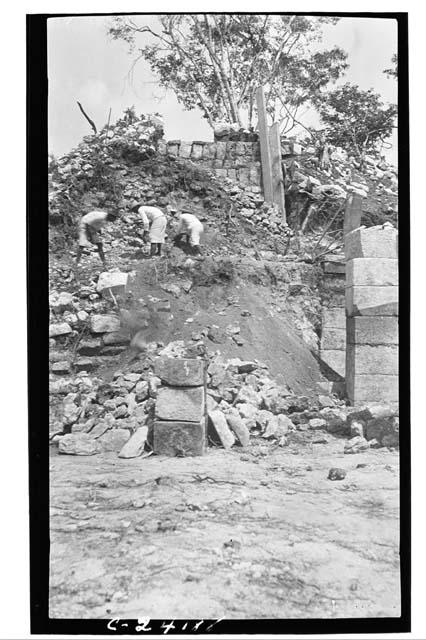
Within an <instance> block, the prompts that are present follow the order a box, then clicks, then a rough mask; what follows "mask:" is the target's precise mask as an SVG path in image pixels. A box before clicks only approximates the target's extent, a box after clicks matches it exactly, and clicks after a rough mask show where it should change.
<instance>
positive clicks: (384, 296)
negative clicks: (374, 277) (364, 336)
mask: <svg viewBox="0 0 426 640" xmlns="http://www.w3.org/2000/svg"><path fill="white" fill-rule="evenodd" d="M345 297H346V314H347V315H348V316H349V317H351V316H397V315H398V287H396V286H394V287H372V286H353V287H347V288H346V292H345Z"/></svg>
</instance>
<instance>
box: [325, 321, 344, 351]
mask: <svg viewBox="0 0 426 640" xmlns="http://www.w3.org/2000/svg"><path fill="white" fill-rule="evenodd" d="M345 348H346V330H345V329H335V328H331V327H323V329H322V335H321V349H322V350H324V349H345Z"/></svg>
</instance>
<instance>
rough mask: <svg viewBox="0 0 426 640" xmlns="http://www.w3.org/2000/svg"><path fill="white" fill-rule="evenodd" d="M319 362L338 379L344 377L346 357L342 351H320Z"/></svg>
mask: <svg viewBox="0 0 426 640" xmlns="http://www.w3.org/2000/svg"><path fill="white" fill-rule="evenodd" d="M320 358H321V360H322V361H323V362H324V363H325V364H326V365H327V366H328V367H330V369H332V370H333V371H335V372H336V373H337V374H338V375H339V376H340V377H342V378H344V377H345V366H346V364H345V363H346V356H345V351H344V350H342V349H321V351H320Z"/></svg>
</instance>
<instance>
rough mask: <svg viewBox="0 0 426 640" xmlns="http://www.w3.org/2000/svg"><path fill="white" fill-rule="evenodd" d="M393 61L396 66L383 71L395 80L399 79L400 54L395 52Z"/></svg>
mask: <svg viewBox="0 0 426 640" xmlns="http://www.w3.org/2000/svg"><path fill="white" fill-rule="evenodd" d="M391 62H392V64H393V65H394V67H393V68H392V69H385V70H384V71H383V73H385V74H386V75H387V76H388V78H395V80H397V79H398V54H396V53H394V54H393V56H392V58H391Z"/></svg>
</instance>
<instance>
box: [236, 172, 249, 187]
mask: <svg viewBox="0 0 426 640" xmlns="http://www.w3.org/2000/svg"><path fill="white" fill-rule="evenodd" d="M237 178H238V182H239V183H240V184H242V185H244V186H245V185H248V184H249V182H250V170H249V169H247V168H243V169H238V172H237Z"/></svg>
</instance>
